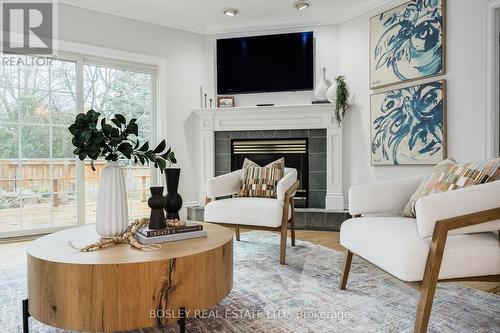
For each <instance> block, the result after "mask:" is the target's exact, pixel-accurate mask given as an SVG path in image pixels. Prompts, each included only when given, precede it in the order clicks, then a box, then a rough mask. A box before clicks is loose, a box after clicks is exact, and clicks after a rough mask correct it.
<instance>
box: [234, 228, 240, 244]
mask: <svg viewBox="0 0 500 333" xmlns="http://www.w3.org/2000/svg"><path fill="white" fill-rule="evenodd" d="M234 232H235V234H236V240H237V241H239V240H240V227H236V228H235V229H234Z"/></svg>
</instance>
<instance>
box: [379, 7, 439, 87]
mask: <svg viewBox="0 0 500 333" xmlns="http://www.w3.org/2000/svg"><path fill="white" fill-rule="evenodd" d="M444 13H445V0H412V1H408V2H406V3H404V4H402V5H400V6H398V7H396V8H393V9H390V10H388V11H386V12H383V13H381V14H379V15H376V16H373V17H371V18H370V88H371V89H377V88H381V87H384V86H389V85H392V84H397V83H401V82H405V81H412V80H416V79H420V78H423V77H429V76H436V75H441V74H444V73H445V34H444V31H445V19H444Z"/></svg>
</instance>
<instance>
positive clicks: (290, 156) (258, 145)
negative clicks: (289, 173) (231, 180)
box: [231, 138, 309, 208]
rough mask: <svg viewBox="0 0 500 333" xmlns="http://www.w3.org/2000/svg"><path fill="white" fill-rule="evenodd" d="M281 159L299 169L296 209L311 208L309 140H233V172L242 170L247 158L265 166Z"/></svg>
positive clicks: (290, 166) (287, 165) (289, 166)
mask: <svg viewBox="0 0 500 333" xmlns="http://www.w3.org/2000/svg"><path fill="white" fill-rule="evenodd" d="M281 157H284V158H285V166H286V167H288V168H295V169H297V173H298V178H299V182H300V187H299V190H298V191H297V194H296V196H295V205H296V207H303V208H307V207H309V206H308V186H309V167H308V166H309V161H308V140H307V138H296V139H233V140H231V171H234V170H238V169H241V167H242V165H243V161H244V160H245V158H248V159H250V160H252V161H253V162H255V163H257V164H259V165H261V166H264V165H266V164H268V163H270V162H272V161H274V160H277V159H279V158H281Z"/></svg>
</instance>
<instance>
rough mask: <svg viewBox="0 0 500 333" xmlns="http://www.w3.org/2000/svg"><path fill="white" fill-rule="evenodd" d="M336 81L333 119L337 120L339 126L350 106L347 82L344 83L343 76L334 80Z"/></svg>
mask: <svg viewBox="0 0 500 333" xmlns="http://www.w3.org/2000/svg"><path fill="white" fill-rule="evenodd" d="M335 81H337V99H336V102H335V118H336V119H337V123H338V124H339V125H340V123H341V122H342V120H343V119H344V115H345V112H346V111H347V109H348V108H349V107H350V106H351V104H350V103H349V95H350V93H349V87H348V86H347V82H346V81H345V76H344V75H339V76H337V78H335Z"/></svg>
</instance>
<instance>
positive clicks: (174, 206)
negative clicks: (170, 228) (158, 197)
mask: <svg viewBox="0 0 500 333" xmlns="http://www.w3.org/2000/svg"><path fill="white" fill-rule="evenodd" d="M180 174H181V169H178V168H168V169H165V180H166V181H167V195H166V197H165V198H166V202H165V210H166V211H167V219H168V220H175V219H180V218H179V210H180V209H181V207H182V197H181V195H180V194H179V193H177V189H178V187H179V176H180Z"/></svg>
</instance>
